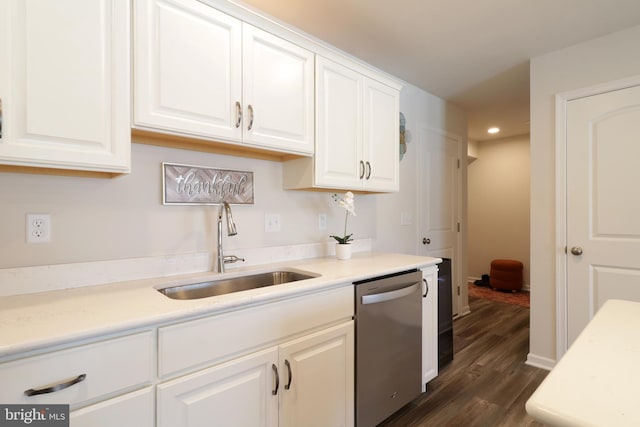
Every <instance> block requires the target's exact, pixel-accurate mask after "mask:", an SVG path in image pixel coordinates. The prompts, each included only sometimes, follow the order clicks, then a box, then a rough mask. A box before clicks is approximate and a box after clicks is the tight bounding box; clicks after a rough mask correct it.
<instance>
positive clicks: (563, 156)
mask: <svg viewBox="0 0 640 427" xmlns="http://www.w3.org/2000/svg"><path fill="white" fill-rule="evenodd" d="M638 85H640V75H638V76H634V77H629V78H625V79H621V80H614V81H611V82H607V83H603V84H599V85H595V86H589V87H586V88H581V89H577V90H573V91H568V92H561V93H558V94H557V95H556V248H555V252H556V361H557V360H560V358H561V357H562V356H563V355H564V353H565V352H566V351H567V348H568V299H567V286H568V281H567V258H568V256H567V220H568V218H567V103H568V102H569V101H572V100H574V99H579V98H585V97H587V96H593V95H599V94H602V93H606V92H611V91H614V90H620V89H626V88H629V87H633V86H638Z"/></svg>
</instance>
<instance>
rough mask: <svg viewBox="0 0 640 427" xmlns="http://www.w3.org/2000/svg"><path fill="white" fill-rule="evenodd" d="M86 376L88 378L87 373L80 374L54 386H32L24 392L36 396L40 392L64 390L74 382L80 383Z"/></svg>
mask: <svg viewBox="0 0 640 427" xmlns="http://www.w3.org/2000/svg"><path fill="white" fill-rule="evenodd" d="M85 378H87V374H80V375H78V376H77V377H75V378H72V379H70V380H68V381H64V382H61V383H59V384H55V385H52V386H46V387H41V388H30V389H29V390H25V392H24V394H26V395H27V396H36V395H38V394H47V393H54V392H56V391H60V390H64V389H65V388H68V387H71V386H72V385H74V384H78V383H79V382H82V381H84V379H85Z"/></svg>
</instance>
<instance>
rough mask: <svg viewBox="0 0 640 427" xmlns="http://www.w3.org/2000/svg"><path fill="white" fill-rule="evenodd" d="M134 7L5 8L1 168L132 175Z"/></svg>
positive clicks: (99, 1)
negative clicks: (34, 168) (132, 41)
mask: <svg viewBox="0 0 640 427" xmlns="http://www.w3.org/2000/svg"><path fill="white" fill-rule="evenodd" d="M130 7H131V4H130V2H129V1H123V0H56V1H36V0H3V1H2V2H0V54H1V55H2V58H3V60H2V61H1V62H0V101H1V102H2V106H1V114H2V122H1V123H2V135H1V137H0V164H4V165H15V166H24V167H44V168H56V169H75V170H85V171H100V172H112V173H121V172H128V171H129V169H130V145H131V144H130V142H131V139H130V138H131V134H130V83H129V82H130V79H129V69H130V59H129V58H130V47H129V45H130V30H129V29H130Z"/></svg>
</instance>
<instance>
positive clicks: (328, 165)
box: [315, 58, 365, 188]
mask: <svg viewBox="0 0 640 427" xmlns="http://www.w3.org/2000/svg"><path fill="white" fill-rule="evenodd" d="M317 61H318V62H317V77H316V81H317V90H316V97H317V99H316V118H317V124H318V128H317V130H316V142H317V144H316V145H317V146H316V157H315V184H316V185H317V186H327V187H335V188H342V187H346V188H361V187H362V178H363V177H364V168H365V163H364V158H363V148H362V134H363V129H362V98H363V96H362V95H363V85H364V78H363V76H362V75H361V74H359V73H356V72H355V71H353V70H351V69H349V68H347V67H344V66H342V65H339V64H336V63H334V62H331V61H328V60H325V59H323V58H318V59H317Z"/></svg>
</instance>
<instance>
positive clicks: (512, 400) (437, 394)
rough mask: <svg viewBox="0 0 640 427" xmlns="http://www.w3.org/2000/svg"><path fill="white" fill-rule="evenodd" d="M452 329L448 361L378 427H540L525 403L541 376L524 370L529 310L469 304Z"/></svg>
mask: <svg viewBox="0 0 640 427" xmlns="http://www.w3.org/2000/svg"><path fill="white" fill-rule="evenodd" d="M469 304H470V308H471V314H469V315H467V316H465V317H462V318H460V319H457V320H456V321H455V322H454V325H453V331H454V359H453V362H451V363H450V364H448V365H447V366H445V367H443V368H442V369H441V371H440V373H439V375H438V377H437V378H436V379H434V380H432V381H431V382H430V383H429V385H428V387H427V393H423V394H422V396H420V397H419V398H418V399H416V400H415V401H413V402H411V403H410V404H408V405H407V406H405V407H404V408H402V409H401V410H400V411H398V412H397V413H395V414H394V415H392V416H391V417H389V418H388V419H387V420H385V421H384V422H383V423H382V424H381V426H400V427H409V426H433V427H439V426H464V427H489V426H490V427H494V426H503V427H512V426H542V424H540V423H538V422H536V421H535V420H534V419H533V418H531V417H530V416H528V415H527V413H526V411H525V407H524V405H525V402H526V401H527V399H528V398H529V396H531V394H532V393H533V392H534V390H535V389H536V388H537V387H538V385H539V384H540V383H541V382H542V380H543V379H544V377H545V376H546V375H547V371H545V370H543V369H538V368H534V367H531V366H528V365H525V363H524V362H525V360H526V357H527V353H528V351H529V309H528V308H524V307H519V306H516V305H510V304H505V303H500V302H492V301H487V300H483V299H477V298H470V299H469Z"/></svg>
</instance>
